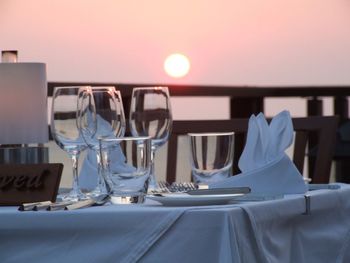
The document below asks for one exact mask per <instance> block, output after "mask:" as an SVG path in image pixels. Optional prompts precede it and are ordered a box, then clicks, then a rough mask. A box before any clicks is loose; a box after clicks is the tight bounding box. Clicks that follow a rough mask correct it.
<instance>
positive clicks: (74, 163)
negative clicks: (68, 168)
mask: <svg viewBox="0 0 350 263" xmlns="http://www.w3.org/2000/svg"><path fill="white" fill-rule="evenodd" d="M70 157H71V160H72V169H73V183H72V193H73V195H74V196H78V195H79V192H80V189H79V179H78V159H79V153H76V154H71V155H70Z"/></svg>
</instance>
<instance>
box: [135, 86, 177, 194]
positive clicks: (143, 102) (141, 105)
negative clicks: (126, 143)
mask: <svg viewBox="0 0 350 263" xmlns="http://www.w3.org/2000/svg"><path fill="white" fill-rule="evenodd" d="M129 124H130V130H131V133H132V135H133V136H135V137H137V136H146V137H148V136H149V137H151V143H152V155H151V162H152V163H151V175H150V182H149V184H150V185H149V187H150V189H154V188H157V181H156V179H155V173H154V155H155V152H156V150H157V149H158V148H159V147H160V146H162V145H163V144H164V143H166V141H167V140H168V138H169V134H170V131H171V127H172V114H171V105H170V96H169V90H168V88H167V87H142V88H134V89H133V91H132V96H131V106H130V118H129Z"/></svg>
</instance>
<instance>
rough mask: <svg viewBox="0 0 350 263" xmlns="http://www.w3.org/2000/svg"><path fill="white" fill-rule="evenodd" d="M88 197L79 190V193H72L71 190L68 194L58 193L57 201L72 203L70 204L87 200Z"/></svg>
mask: <svg viewBox="0 0 350 263" xmlns="http://www.w3.org/2000/svg"><path fill="white" fill-rule="evenodd" d="M87 199H89V197H88V196H87V195H86V194H84V193H82V192H81V191H80V190H79V191H74V190H71V191H70V192H68V193H60V194H59V195H57V201H72V202H77V201H81V200H87Z"/></svg>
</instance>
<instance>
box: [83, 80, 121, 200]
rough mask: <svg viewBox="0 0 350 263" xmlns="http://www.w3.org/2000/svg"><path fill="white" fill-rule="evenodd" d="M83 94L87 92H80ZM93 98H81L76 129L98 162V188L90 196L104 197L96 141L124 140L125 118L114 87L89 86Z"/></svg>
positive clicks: (104, 189) (99, 157)
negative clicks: (105, 139)
mask: <svg viewBox="0 0 350 263" xmlns="http://www.w3.org/2000/svg"><path fill="white" fill-rule="evenodd" d="M81 92H82V93H83V94H84V93H86V92H87V91H86V90H82V91H81ZM89 92H91V94H92V96H91V97H90V96H84V95H80V97H81V98H82V100H81V107H82V108H83V109H85V110H82V111H80V115H79V116H78V126H79V130H80V132H81V135H82V137H83V139H84V141H85V142H86V144H87V145H88V147H89V148H90V149H92V150H94V151H95V153H96V159H97V175H98V176H97V186H96V188H95V189H94V190H93V191H92V192H91V193H89V195H91V196H100V195H103V194H107V193H108V191H107V188H106V183H105V178H104V177H103V174H102V173H103V167H102V164H101V156H100V147H99V139H102V138H111V139H115V138H116V137H123V136H124V133H125V116H124V108H123V102H122V97H121V94H120V91H117V90H116V89H115V88H114V87H90V91H89Z"/></svg>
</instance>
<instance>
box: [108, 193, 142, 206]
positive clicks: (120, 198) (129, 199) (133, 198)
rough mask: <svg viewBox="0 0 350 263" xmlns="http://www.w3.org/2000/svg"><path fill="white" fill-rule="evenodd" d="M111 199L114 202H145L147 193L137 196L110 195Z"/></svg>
mask: <svg viewBox="0 0 350 263" xmlns="http://www.w3.org/2000/svg"><path fill="white" fill-rule="evenodd" d="M110 198H111V199H110V201H111V203H112V204H118V205H119V204H126V205H127V204H142V203H143V202H145V200H146V198H145V195H137V196H115V195H111V196H110Z"/></svg>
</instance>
